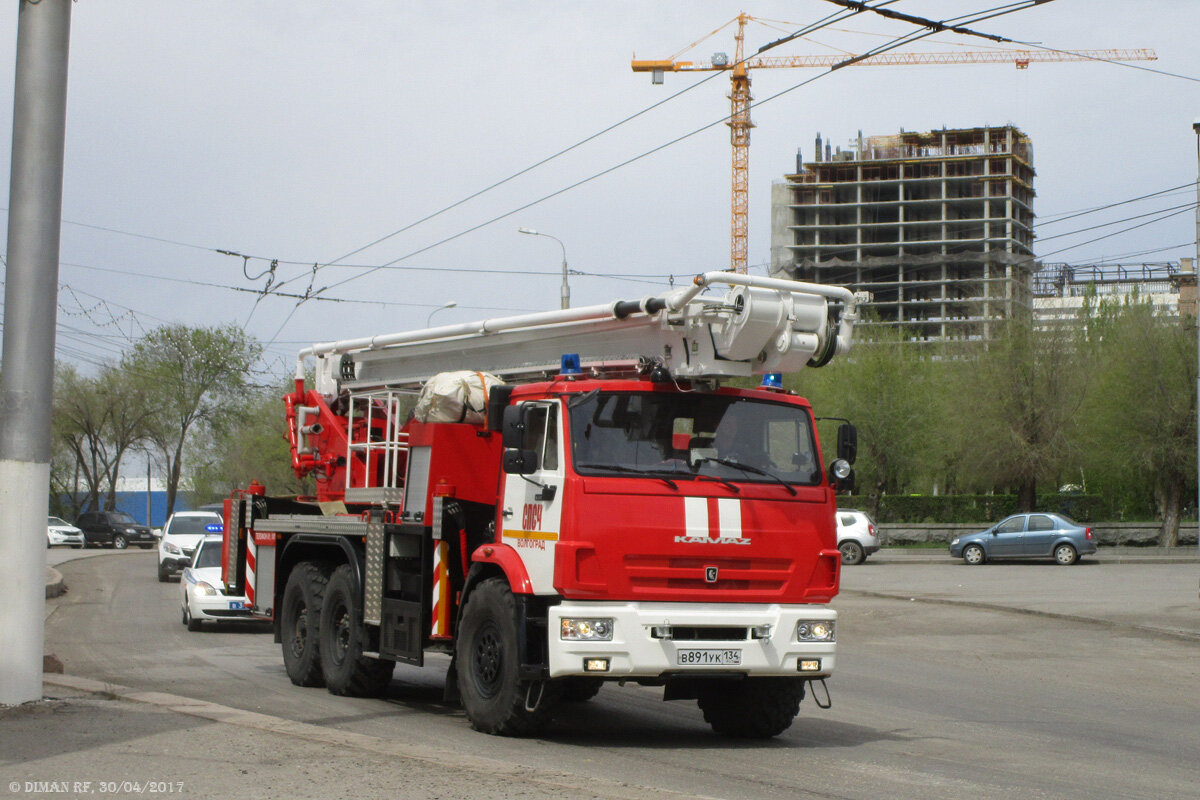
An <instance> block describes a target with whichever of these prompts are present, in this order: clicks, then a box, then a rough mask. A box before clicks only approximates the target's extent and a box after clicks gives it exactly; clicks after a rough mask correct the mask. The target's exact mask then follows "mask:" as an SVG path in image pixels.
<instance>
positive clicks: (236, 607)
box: [229, 600, 246, 611]
mask: <svg viewBox="0 0 1200 800" xmlns="http://www.w3.org/2000/svg"><path fill="white" fill-rule="evenodd" d="M245 609H246V604H245V603H243V602H242V601H241V600H230V601H229V610H230V611H244V610H245Z"/></svg>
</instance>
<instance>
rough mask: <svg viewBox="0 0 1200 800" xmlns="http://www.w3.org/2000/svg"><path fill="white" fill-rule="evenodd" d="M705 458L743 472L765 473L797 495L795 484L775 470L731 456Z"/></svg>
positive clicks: (793, 494)
mask: <svg viewBox="0 0 1200 800" xmlns="http://www.w3.org/2000/svg"><path fill="white" fill-rule="evenodd" d="M704 460H705V461H714V462H716V463H718V464H722V465H724V466H726V467H732V468H734V469H740V470H741V471H742V472H750V473H753V474H755V475H763V476H765V477H767V478H770V479H771V480H773V481H775V482H776V483H778V484H779V485H780V486H782V487H783V488H785V489H787V490H788V492H789V493H790V494H791V495H792V496H793V497H795V496H796V488H795V487H794V486H792V485H791V484H790V483H788V482H787V481H785V480H784V479H783V478H781V477H779V476H778V475H776V474H775V473H773V472H768V471H767V470H765V469H759V468H758V467H752V466H750V465H749V464H743V463H742V462H740V461H734V460H733V459H730V458H715V457H709V458H706V459H704Z"/></svg>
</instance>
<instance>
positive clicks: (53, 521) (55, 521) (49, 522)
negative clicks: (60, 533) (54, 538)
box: [46, 517, 70, 528]
mask: <svg viewBox="0 0 1200 800" xmlns="http://www.w3.org/2000/svg"><path fill="white" fill-rule="evenodd" d="M46 524H47V525H57V526H58V527H60V528H68V527H70V526H69V525H67V523H66V522H64V521H63V520H61V519H59V518H58V517H49V518H48V519H47V520H46Z"/></svg>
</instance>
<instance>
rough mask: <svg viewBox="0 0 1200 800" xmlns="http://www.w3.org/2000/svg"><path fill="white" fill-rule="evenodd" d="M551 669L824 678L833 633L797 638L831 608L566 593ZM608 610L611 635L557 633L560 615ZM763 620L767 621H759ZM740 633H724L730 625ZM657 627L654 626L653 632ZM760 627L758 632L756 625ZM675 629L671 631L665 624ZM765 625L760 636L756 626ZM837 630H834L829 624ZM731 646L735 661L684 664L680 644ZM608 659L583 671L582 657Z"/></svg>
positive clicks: (685, 647) (553, 626) (553, 637)
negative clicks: (805, 665)
mask: <svg viewBox="0 0 1200 800" xmlns="http://www.w3.org/2000/svg"><path fill="white" fill-rule="evenodd" d="M549 616H550V618H549V662H550V677H551V678H559V677H565V676H570V675H587V676H589V677H594V678H663V677H678V676H696V677H703V676H704V675H706V674H721V675H729V674H741V675H748V676H754V677H766V676H786V677H802V678H827V677H829V676H830V675H831V674H832V673H833V670H834V667H835V654H836V649H837V644H836V641H824V642H807V641H806V642H801V641H798V640H797V638H796V625H797V623H798V622H800V621H801V620H806V621H817V620H820V621H823V622H829V623H835V622H836V620H837V612H836V611H834V610H832V609H830V608H827V607H826V606H818V605H778V604H720V605H702V604H700V603H603V602H579V601H566V602H564V603H562V604H560V605H557V606H552V607H551V608H550V615H549ZM564 617H570V618H611V619H612V620H613V634H612V640H611V641H570V640H563V639H561V638H560V634H559V631H560V629H561V627H562V619H563V618H564ZM764 626H765V629H764ZM714 628H721V629H724V633H723V634H720V635H722V636H724V638H702V639H695V638H683V635H684V632H687V634H686V635H695V632H696V631H705V630H712V629H714ZM739 628H740V629H744V631H745V632H744V635H741V636H737V635H729V634H730V632H733V631H736V629H739ZM656 629H658V632H657V634H656ZM753 629H758V631H759V633H754V632H753ZM664 630H666V631H675V630H678V631H680V634H681V635H680V636H678V637H676V638H664V637H663V635H662V634H663V632H664ZM762 630H766V631H768V632H767V633H766V635H765V636H763V637H762V638H757V637H759V636H762V633H761V631H762ZM835 638H836V630H835ZM697 650H710V651H730V650H737V651H738V653H739V662H740V663H737V664H723V665H708V666H706V665H702V664H683V663H680V662H681V657H680V652H681V651H697ZM597 660H602V661H603V660H606V661H607V667H608V668H607V669H606V670H604V671H602V672H596V671H588V670H586V669H585V668H584V665H585V664H586V663H588V662H592V663H595V662H596V661H597ZM802 660H803V661H806V662H810V663H811V662H812V661H813V660H819V668H818V669H816V670H810V671H801V670H800V662H801V661H802Z"/></svg>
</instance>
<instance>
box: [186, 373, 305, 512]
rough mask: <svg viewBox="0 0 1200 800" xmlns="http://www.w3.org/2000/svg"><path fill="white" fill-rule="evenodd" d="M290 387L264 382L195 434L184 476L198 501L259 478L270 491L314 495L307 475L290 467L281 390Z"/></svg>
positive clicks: (227, 492)
mask: <svg viewBox="0 0 1200 800" xmlns="http://www.w3.org/2000/svg"><path fill="white" fill-rule="evenodd" d="M290 390H291V386H288V387H287V388H283V387H268V388H266V389H263V390H260V391H258V392H255V393H253V394H250V395H249V396H247V397H246V399H245V402H244V403H242V404H241V405H240V407H239V408H238V409H237V411H236V413H232V414H228V415H226V416H225V417H224V418H222V419H221V420H219V421H218V422H216V423H214V424H213V425H211V426H209V427H208V429H207V430H206V432H205V435H203V436H198V437H196V439H195V440H194V442H193V444H192V448H191V449H190V450H189V462H188V463H189V467H188V469H187V475H188V478H189V483H190V484H191V486H192V491H193V493H194V496H193V499H194V501H195V502H197V503H205V502H213V501H216V500H219V499H221V498H224V497H228V496H229V494H230V492H232V491H233V490H234V489H237V488H244V487H246V486H248V485H249V484H250V482H251V481H258V482H259V483H261V484H263V485H264V486H266V487H267V490H268V491H269V492H270V493H271V494H274V495H287V494H292V495H300V494H312V492H313V487H312V481H311V479H305V480H301V479H299V478H297V477H296V475H295V473H294V472H292V457H291V450H290V449H289V447H288V441H287V421H286V419H285V417H284V407H283V395H284V394H285V393H286V392H288V391H290Z"/></svg>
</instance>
